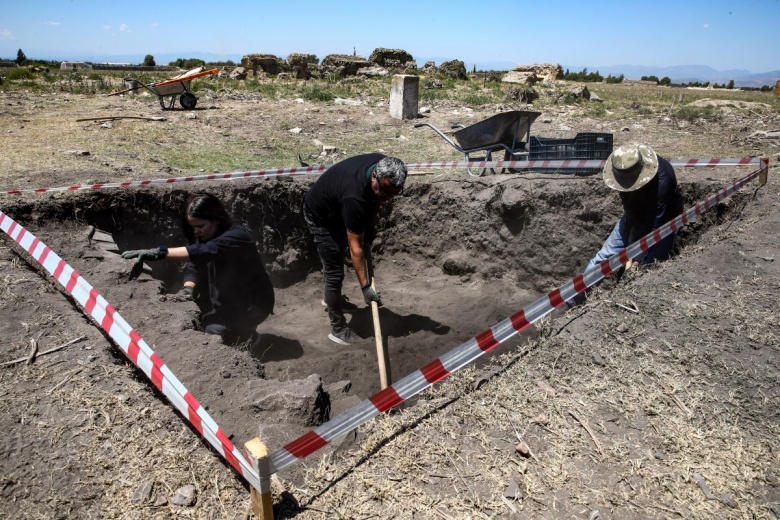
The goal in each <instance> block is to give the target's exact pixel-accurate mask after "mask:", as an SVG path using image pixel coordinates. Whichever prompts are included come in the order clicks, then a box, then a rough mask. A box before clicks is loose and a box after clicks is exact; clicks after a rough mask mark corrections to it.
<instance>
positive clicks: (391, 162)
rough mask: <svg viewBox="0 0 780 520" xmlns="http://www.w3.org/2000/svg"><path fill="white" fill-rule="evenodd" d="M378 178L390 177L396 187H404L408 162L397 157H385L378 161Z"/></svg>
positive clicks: (376, 169)
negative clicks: (405, 162)
mask: <svg viewBox="0 0 780 520" xmlns="http://www.w3.org/2000/svg"><path fill="white" fill-rule="evenodd" d="M374 172H376V180H377V181H380V180H382V179H383V178H388V179H390V184H392V185H393V186H395V187H396V188H403V187H404V183H405V182H406V164H404V162H403V161H402V160H401V159H399V158H397V157H385V158H383V159H380V160H379V162H378V163H376V168H375V169H374Z"/></svg>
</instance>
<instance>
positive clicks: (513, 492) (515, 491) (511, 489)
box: [504, 480, 524, 500]
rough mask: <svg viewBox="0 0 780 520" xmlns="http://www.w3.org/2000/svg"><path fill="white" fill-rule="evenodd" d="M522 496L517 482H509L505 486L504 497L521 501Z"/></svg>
mask: <svg viewBox="0 0 780 520" xmlns="http://www.w3.org/2000/svg"><path fill="white" fill-rule="evenodd" d="M523 496H524V494H523V490H522V489H520V486H518V485H517V482H515V481H514V480H510V481H509V484H507V486H506V489H504V497H506V498H508V499H510V500H522V499H523Z"/></svg>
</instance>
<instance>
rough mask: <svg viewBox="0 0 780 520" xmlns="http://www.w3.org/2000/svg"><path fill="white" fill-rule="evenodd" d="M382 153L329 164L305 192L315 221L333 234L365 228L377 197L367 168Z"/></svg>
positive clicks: (338, 234) (353, 231)
mask: <svg viewBox="0 0 780 520" xmlns="http://www.w3.org/2000/svg"><path fill="white" fill-rule="evenodd" d="M384 157H385V156H384V155H382V154H379V153H371V154H365V155H356V156H354V157H350V158H349V159H345V160H343V161H341V162H338V163H336V164H334V165H333V166H331V167H330V168H328V169H327V170H326V171H325V173H323V174H322V175H321V176H320V178H319V179H317V182H315V183H314V184H313V185H312V187H311V188H309V191H308V192H307V193H306V198H305V203H306V207H307V208H308V209H309V212H310V213H311V216H312V219H313V220H314V222H315V224H317V225H320V226H322V227H324V228H326V229H327V230H328V231H330V232H331V234H332V235H334V236H340V235H342V234H344V235H345V232H344V230H345V229H346V230H347V231H349V232H351V233H355V234H356V235H359V234H362V233H365V232H366V229H367V228H368V226H369V225H370V223H371V222H370V221H371V219H372V218H373V214H374V213H373V212H374V206H375V205H376V203H377V199H376V197H375V196H374V191H373V190H372V189H371V178H370V176H368V175H367V172H368V170H369V168H371V166H373V165H375V164H376V163H378V162H379V161H380V160H381V159H383V158H384Z"/></svg>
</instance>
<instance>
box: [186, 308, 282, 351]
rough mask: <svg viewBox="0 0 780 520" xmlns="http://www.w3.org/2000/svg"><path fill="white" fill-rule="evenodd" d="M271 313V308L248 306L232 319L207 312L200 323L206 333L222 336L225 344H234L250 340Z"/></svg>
mask: <svg viewBox="0 0 780 520" xmlns="http://www.w3.org/2000/svg"><path fill="white" fill-rule="evenodd" d="M271 313H272V310H271V309H260V308H258V307H250V308H249V309H247V310H246V311H245V312H243V313H241V315H239V316H236V317H235V318H233V319H220V318H219V317H218V316H217V315H216V314H214V313H208V314H205V315H203V316H202V318H201V325H202V326H203V332H205V333H206V334H214V335H217V336H220V337H222V342H223V343H225V344H226V345H236V344H238V343H244V342H246V341H249V340H251V339H252V338H253V337H254V335H255V331H256V329H257V326H258V325H260V323H262V322H263V321H265V319H266V318H267V317H268V316H270V315H271Z"/></svg>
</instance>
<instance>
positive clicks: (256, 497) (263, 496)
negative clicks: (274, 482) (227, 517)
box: [244, 437, 274, 520]
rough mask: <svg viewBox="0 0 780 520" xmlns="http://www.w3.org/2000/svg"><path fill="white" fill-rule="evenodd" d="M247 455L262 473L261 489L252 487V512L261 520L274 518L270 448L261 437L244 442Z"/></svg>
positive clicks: (272, 519)
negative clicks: (269, 458)
mask: <svg viewBox="0 0 780 520" xmlns="http://www.w3.org/2000/svg"><path fill="white" fill-rule="evenodd" d="M244 449H245V450H246V454H247V457H248V459H249V461H250V462H251V463H252V466H254V468H255V471H257V474H258V475H260V489H259V490H257V489H255V488H254V486H252V487H250V490H249V493H250V497H251V503H252V512H254V514H255V516H256V517H257V518H259V519H260V520H274V507H273V506H274V504H273V497H272V496H271V466H270V462H269V460H268V448H266V446H265V443H263V441H261V440H260V438H259V437H255V438H254V439H252V440H251V441H249V442H247V443H246V444H244Z"/></svg>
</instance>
